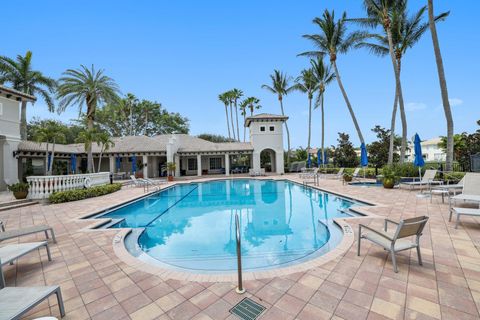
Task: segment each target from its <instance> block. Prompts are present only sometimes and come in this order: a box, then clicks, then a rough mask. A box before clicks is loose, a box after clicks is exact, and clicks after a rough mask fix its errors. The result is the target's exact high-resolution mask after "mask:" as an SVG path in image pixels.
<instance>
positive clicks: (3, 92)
mask: <svg viewBox="0 0 480 320" xmlns="http://www.w3.org/2000/svg"><path fill="white" fill-rule="evenodd" d="M0 96H5V98H7V99H12V96H13V97H14V98H15V99H12V100H17V101H22V100H23V99H25V100H26V101H30V102H35V101H37V98H36V97H34V96H32V95H29V94H26V93H23V92H20V91H18V90H15V89H12V88H8V87H5V86H2V85H0Z"/></svg>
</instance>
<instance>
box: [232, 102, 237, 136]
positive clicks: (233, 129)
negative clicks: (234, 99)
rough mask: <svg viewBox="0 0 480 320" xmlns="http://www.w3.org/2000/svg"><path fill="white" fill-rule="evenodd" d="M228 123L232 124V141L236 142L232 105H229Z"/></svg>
mask: <svg viewBox="0 0 480 320" xmlns="http://www.w3.org/2000/svg"><path fill="white" fill-rule="evenodd" d="M230 121H231V122H232V133H233V140H237V138H236V137H235V124H234V123H233V107H232V103H230Z"/></svg>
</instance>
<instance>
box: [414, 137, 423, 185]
mask: <svg viewBox="0 0 480 320" xmlns="http://www.w3.org/2000/svg"><path fill="white" fill-rule="evenodd" d="M413 149H414V151H415V157H414V158H413V164H414V165H415V167H418V175H419V177H420V180H421V179H422V167H423V166H424V165H425V160H423V154H422V141H421V140H420V137H419V136H418V133H415V138H414V139H413Z"/></svg>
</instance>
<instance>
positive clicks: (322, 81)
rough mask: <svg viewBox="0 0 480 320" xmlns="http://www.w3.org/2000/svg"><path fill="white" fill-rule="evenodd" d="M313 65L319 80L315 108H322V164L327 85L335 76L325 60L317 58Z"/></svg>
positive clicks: (323, 157) (311, 61)
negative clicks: (324, 103) (324, 104)
mask: <svg viewBox="0 0 480 320" xmlns="http://www.w3.org/2000/svg"><path fill="white" fill-rule="evenodd" d="M310 64H311V65H312V70H313V73H314V75H315V77H316V78H317V82H318V89H317V90H318V95H317V100H316V102H315V108H318V107H319V106H320V111H321V113H322V144H321V145H322V154H321V155H320V156H321V157H322V163H323V164H324V163H325V110H324V106H323V102H324V94H325V89H326V87H327V85H329V84H330V83H331V82H332V81H333V80H335V74H334V73H332V71H331V68H330V66H328V65H326V64H325V63H324V62H323V59H320V58H317V60H310Z"/></svg>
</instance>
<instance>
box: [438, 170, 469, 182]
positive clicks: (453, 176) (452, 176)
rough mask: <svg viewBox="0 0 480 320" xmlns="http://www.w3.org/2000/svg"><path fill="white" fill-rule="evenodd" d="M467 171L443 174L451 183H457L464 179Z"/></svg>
mask: <svg viewBox="0 0 480 320" xmlns="http://www.w3.org/2000/svg"><path fill="white" fill-rule="evenodd" d="M464 175H465V172H445V173H444V174H443V179H444V180H446V181H448V182H449V183H457V182H460V180H462V178H463V176H464Z"/></svg>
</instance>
